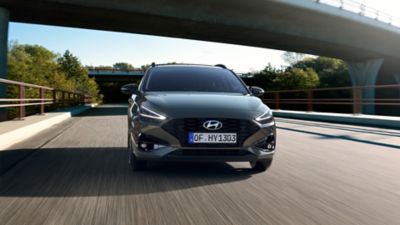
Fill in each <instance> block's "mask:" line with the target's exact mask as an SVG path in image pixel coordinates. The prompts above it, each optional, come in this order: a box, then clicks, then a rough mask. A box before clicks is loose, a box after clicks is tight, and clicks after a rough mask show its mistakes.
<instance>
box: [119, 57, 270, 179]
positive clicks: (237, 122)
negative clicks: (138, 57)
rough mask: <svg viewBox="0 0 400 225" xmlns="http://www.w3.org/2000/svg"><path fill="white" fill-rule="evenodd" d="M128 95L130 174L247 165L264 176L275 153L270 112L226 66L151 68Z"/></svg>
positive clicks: (128, 87)
mask: <svg viewBox="0 0 400 225" xmlns="http://www.w3.org/2000/svg"><path fill="white" fill-rule="evenodd" d="M121 91H122V92H123V93H124V94H129V95H130V98H129V108H128V151H129V163H130V165H131V168H132V170H134V171H135V170H142V169H145V168H146V167H147V162H148V161H150V160H163V161H164V160H178V161H224V162H232V161H248V162H250V165H251V167H252V168H253V169H254V170H257V171H265V170H266V169H268V168H269V167H270V165H271V163H272V157H273V155H274V153H275V145H276V129H275V120H274V117H273V115H272V112H271V110H270V109H269V108H268V107H267V106H266V105H265V104H263V102H262V101H261V100H260V98H258V97H257V96H261V95H262V94H263V93H264V90H263V89H261V88H259V87H247V86H246V85H245V83H244V82H243V81H242V80H241V79H240V77H238V76H237V75H236V74H235V73H234V72H233V71H231V70H229V69H227V68H226V67H225V66H223V65H216V66H206V65H188V64H171V65H155V64H153V65H152V66H151V67H150V68H149V69H148V70H147V71H146V73H145V75H144V77H143V79H142V80H141V82H140V84H139V85H136V84H127V85H124V86H123V87H122V88H121Z"/></svg>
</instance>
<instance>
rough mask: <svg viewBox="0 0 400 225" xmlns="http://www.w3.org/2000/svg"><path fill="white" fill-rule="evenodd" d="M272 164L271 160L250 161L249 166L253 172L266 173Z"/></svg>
mask: <svg viewBox="0 0 400 225" xmlns="http://www.w3.org/2000/svg"><path fill="white" fill-rule="evenodd" d="M271 164H272V158H271V159H259V160H257V161H250V166H251V168H252V169H253V170H254V171H257V172H264V171H266V170H267V169H268V168H269V167H270V166H271Z"/></svg>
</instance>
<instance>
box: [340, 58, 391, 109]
mask: <svg viewBox="0 0 400 225" xmlns="http://www.w3.org/2000/svg"><path fill="white" fill-rule="evenodd" d="M383 61H384V59H382V58H379V59H370V60H367V61H362V62H349V61H348V62H346V64H347V68H348V69H349V73H350V77H351V81H352V84H353V86H369V85H376V80H377V77H378V74H379V70H380V69H381V66H382V64H383ZM362 99H375V89H374V88H366V89H363V92H362ZM362 113H364V114H370V115H374V114H375V105H373V104H371V105H363V107H362Z"/></svg>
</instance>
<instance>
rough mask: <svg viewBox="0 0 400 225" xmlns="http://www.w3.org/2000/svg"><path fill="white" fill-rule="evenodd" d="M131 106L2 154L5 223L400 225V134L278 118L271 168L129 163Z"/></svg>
mask: <svg viewBox="0 0 400 225" xmlns="http://www.w3.org/2000/svg"><path fill="white" fill-rule="evenodd" d="M126 125H127V123H126V105H103V106H101V107H99V108H94V109H91V110H90V111H88V112H86V113H84V114H81V115H78V116H75V117H73V118H72V119H69V120H67V121H65V122H63V123H61V124H58V125H56V126H54V127H52V128H50V129H47V130H45V131H43V132H41V133H39V134H38V135H36V136H33V137H32V138H30V139H28V140H27V141H25V142H22V143H19V144H17V145H14V146H13V147H11V148H10V149H8V150H4V151H0V159H3V160H2V161H0V162H2V163H3V165H4V163H5V159H6V157H8V158H9V157H12V156H14V157H15V154H26V153H27V152H28V153H29V154H28V156H27V157H25V158H23V159H21V160H20V161H19V162H18V163H17V164H14V165H13V166H10V167H8V169H7V170H6V171H3V173H2V175H0V208H1V210H0V223H1V224H2V225H16V224H18V225H20V224H29V225H49V224H77V225H78V224H85V225H88V224H135V225H141V224H174V225H175V224H182V225H188V224H196V225H198V224H255V225H259V224H274V225H276V224H282V225H285V224H363V225H376V224H387V225H396V224H398V222H399V221H400V214H399V213H398V209H399V208H400V188H399V187H400V164H399V161H400V151H399V150H400V131H399V130H389V129H379V128H370V127H359V126H350V125H340V124H329V123H321V122H310V121H300V120H292V119H277V126H278V137H279V141H278V146H277V149H278V152H277V154H276V157H275V159H274V160H275V161H274V163H273V165H272V167H271V169H270V170H268V171H267V172H265V173H254V172H251V170H250V167H249V165H248V163H153V164H151V165H150V168H149V169H148V170H147V171H143V172H138V173H132V172H131V171H130V168H129V166H128V163H127V154H128V153H127V151H126V148H127V135H126V131H127V127H126Z"/></svg>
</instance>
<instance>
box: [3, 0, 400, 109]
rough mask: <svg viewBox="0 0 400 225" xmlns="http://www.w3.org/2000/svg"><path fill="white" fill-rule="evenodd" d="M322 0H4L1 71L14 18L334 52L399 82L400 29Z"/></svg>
mask: <svg viewBox="0 0 400 225" xmlns="http://www.w3.org/2000/svg"><path fill="white" fill-rule="evenodd" d="M317 2H318V1H311V0H303V1H298V0H284V1H266V0H250V1H240V0H233V1H232V0H230V1H227V0H217V1H215V0H205V1H202V2H201V3H198V2H194V1H180V0H172V1H168V3H167V4H166V2H165V1H161V0H136V1H132V0H120V1H109V0H64V1H60V0H43V1H40V2H36V1H25V0H0V7H3V8H2V9H1V10H0V31H1V32H0V59H1V60H0V74H3V76H4V74H6V71H5V69H6V68H5V65H6V61H5V56H6V48H7V24H8V21H9V20H11V21H16V22H26V23H38V24H48V25H57V26H70V27H80V28H90V29H100V30H111V31H122V32H133V33H143V34H153V35H162V36H171V37H181V38H189V39H197V40H206V41H217V42H224V43H233V44H241V45H248V46H257V47H265V48H273V49H280V50H289V51H296V52H304V53H310V54H315V55H323V56H331V57H336V58H341V59H344V60H346V62H347V63H348V66H349V69H350V74H351V77H352V81H353V84H354V85H357V86H364V85H375V84H376V83H379V84H387V83H395V82H396V78H395V74H398V73H400V64H399V63H398V62H399V60H400V29H399V28H398V27H395V26H392V25H390V24H387V23H384V22H381V21H379V20H375V19H372V18H369V17H366V16H362V15H359V14H356V13H354V12H350V11H345V10H341V9H339V8H336V7H332V6H329V5H324V4H318V3H317ZM3 92H4V90H3ZM0 93H1V91H0ZM0 95H1V94H0ZM364 97H365V98H373V97H374V90H372V89H370V90H368V91H365V93H364ZM364 111H365V112H366V113H370V114H373V113H374V107H373V106H366V107H365V110H364Z"/></svg>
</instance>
